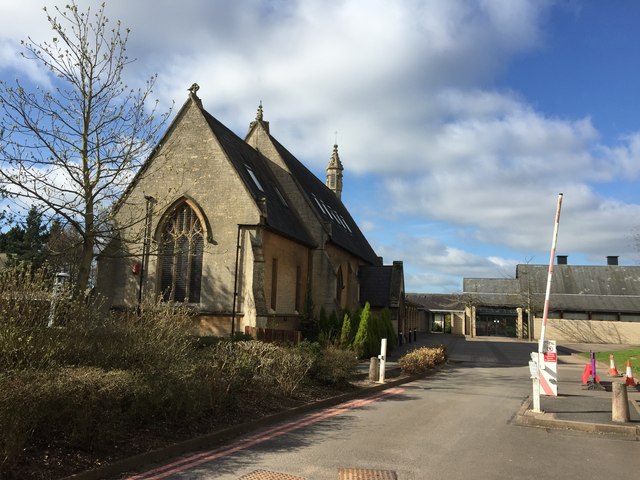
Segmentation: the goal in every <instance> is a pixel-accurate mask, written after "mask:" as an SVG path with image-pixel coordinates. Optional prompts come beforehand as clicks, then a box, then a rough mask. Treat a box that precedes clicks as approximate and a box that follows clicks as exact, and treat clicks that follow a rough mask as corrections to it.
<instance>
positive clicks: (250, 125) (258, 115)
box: [249, 100, 269, 133]
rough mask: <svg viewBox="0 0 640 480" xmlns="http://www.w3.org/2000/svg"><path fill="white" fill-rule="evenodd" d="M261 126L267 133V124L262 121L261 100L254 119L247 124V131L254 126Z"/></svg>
mask: <svg viewBox="0 0 640 480" xmlns="http://www.w3.org/2000/svg"><path fill="white" fill-rule="evenodd" d="M258 123H259V124H261V125H262V126H263V128H264V129H265V130H266V131H267V133H269V122H265V121H264V111H263V109H262V100H260V105H258V112H257V113H256V119H255V120H254V121H253V122H251V123H250V124H249V130H251V129H252V128H253V127H254V126H255V125H256V124H258Z"/></svg>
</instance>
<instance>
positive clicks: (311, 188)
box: [271, 136, 381, 265]
mask: <svg viewBox="0 0 640 480" xmlns="http://www.w3.org/2000/svg"><path fill="white" fill-rule="evenodd" d="M271 140H272V142H273V145H274V146H275V147H276V149H277V150H278V153H279V154H280V156H281V157H282V159H283V160H284V162H285V163H286V165H287V167H288V169H289V171H290V172H291V175H292V176H293V177H294V178H295V180H296V182H297V183H298V185H299V186H300V188H301V190H302V192H303V193H304V194H305V195H306V196H307V198H308V200H309V204H310V205H311V208H313V209H314V210H315V212H316V214H317V217H318V218H320V219H322V221H323V222H326V223H327V224H328V225H330V226H331V227H330V231H329V238H330V239H331V241H332V242H333V243H334V244H336V245H338V246H339V247H341V248H343V249H345V250H346V251H348V252H350V253H352V254H353V255H355V256H357V257H360V258H361V259H363V260H364V261H366V262H367V263H370V264H371V265H380V263H381V262H380V259H379V257H378V256H377V255H376V253H375V251H374V250H373V248H371V245H370V244H369V242H368V241H367V239H366V238H365V236H364V235H363V234H362V232H361V231H360V228H358V225H357V224H356V222H355V221H354V220H353V218H352V217H351V214H350V213H349V211H348V210H347V209H346V207H345V206H344V205H343V203H342V202H341V201H340V200H339V199H338V198H337V197H336V195H335V194H334V193H333V192H332V191H331V189H329V188H328V187H327V186H326V185H325V184H324V183H322V181H320V179H319V178H318V177H316V176H315V175H314V174H313V173H312V172H311V171H310V170H309V169H308V168H307V167H305V166H304V165H303V164H302V162H300V161H299V160H298V159H297V158H296V157H295V156H294V155H293V154H292V153H291V152H289V151H288V150H287V149H286V148H285V147H283V146H282V145H281V144H280V142H278V141H277V140H276V139H275V138H274V137H273V136H271Z"/></svg>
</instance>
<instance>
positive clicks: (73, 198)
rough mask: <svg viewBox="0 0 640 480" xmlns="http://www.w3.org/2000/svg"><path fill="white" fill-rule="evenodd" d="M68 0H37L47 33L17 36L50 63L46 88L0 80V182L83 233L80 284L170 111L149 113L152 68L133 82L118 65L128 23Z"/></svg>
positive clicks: (27, 52) (122, 62) (27, 51)
mask: <svg viewBox="0 0 640 480" xmlns="http://www.w3.org/2000/svg"><path fill="white" fill-rule="evenodd" d="M104 7H105V4H104V3H103V4H102V5H101V6H100V7H99V8H98V9H97V11H96V12H95V13H94V12H92V11H91V9H90V8H88V9H87V10H86V11H80V10H79V9H78V6H77V5H76V4H75V2H72V3H71V4H70V5H67V6H66V7H64V8H58V7H56V8H55V12H54V13H53V14H50V13H49V12H48V11H47V9H46V8H45V9H44V10H45V14H46V16H47V20H48V21H49V24H50V27H51V30H52V32H53V38H52V39H51V41H50V42H42V43H36V42H34V41H33V40H32V39H31V38H29V39H28V40H27V41H23V42H22V45H23V47H24V53H23V56H24V57H26V58H28V59H31V60H33V61H36V62H38V63H39V64H40V65H41V66H43V67H44V68H45V69H46V70H47V71H48V72H49V80H50V82H51V87H48V86H47V87H43V86H39V87H37V88H34V89H32V90H31V91H29V90H28V89H27V86H26V85H24V84H23V83H22V82H21V81H20V80H16V82H15V84H13V83H12V84H9V83H7V82H0V162H2V168H1V169H0V191H2V192H4V193H5V195H8V196H10V197H12V198H13V199H14V200H15V201H20V200H21V201H23V202H24V203H25V204H29V203H37V204H39V205H42V206H44V207H45V208H46V210H47V211H48V212H49V213H50V214H51V215H52V216H53V215H55V216H56V217H57V218H61V219H64V221H65V222H66V223H67V224H68V225H69V226H71V227H72V228H73V229H74V230H75V231H76V233H77V234H78V236H79V238H81V240H82V247H81V251H82V253H81V260H80V265H79V270H78V278H77V284H76V287H77V289H78V290H80V291H82V290H84V289H85V288H86V287H87V284H88V281H89V275H90V270H91V263H92V260H93V257H94V254H95V249H96V245H97V244H98V242H100V240H101V239H103V238H105V237H108V236H109V235H110V234H111V233H112V232H111V231H110V228H111V227H110V225H109V218H108V212H109V209H110V207H111V205H112V204H113V203H114V201H115V200H116V199H117V198H118V197H119V196H120V195H121V194H122V192H123V190H124V188H125V187H126V185H127V184H128V183H129V181H130V180H131V178H132V177H133V174H134V173H135V171H136V170H137V169H138V168H139V166H140V164H141V163H142V162H143V161H144V159H145V158H146V156H147V155H148V154H149V152H150V149H151V148H152V147H153V146H154V145H155V143H156V139H157V136H158V133H159V130H160V128H162V126H163V125H164V122H165V121H166V119H167V117H168V115H169V112H167V113H165V114H162V115H159V116H156V108H157V101H156V102H155V103H154V102H151V100H150V96H151V94H152V87H153V86H154V84H155V81H156V76H152V77H151V78H150V79H149V80H147V82H146V84H145V85H144V87H142V88H138V89H131V88H129V87H128V86H127V85H126V84H125V83H124V80H123V70H124V69H125V67H126V66H127V65H129V64H130V63H131V62H132V61H133V60H132V59H129V57H127V55H126V45H127V40H128V35H129V30H128V29H124V28H122V27H121V25H120V22H119V21H118V22H116V23H115V24H111V23H110V22H109V20H108V19H107V17H106V16H105V12H104Z"/></svg>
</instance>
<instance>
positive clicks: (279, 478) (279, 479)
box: [238, 470, 386, 480]
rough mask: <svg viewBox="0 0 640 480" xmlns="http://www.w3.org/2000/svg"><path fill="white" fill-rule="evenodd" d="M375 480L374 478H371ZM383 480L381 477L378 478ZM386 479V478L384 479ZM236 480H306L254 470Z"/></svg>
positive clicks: (278, 473)
mask: <svg viewBox="0 0 640 480" xmlns="http://www.w3.org/2000/svg"><path fill="white" fill-rule="evenodd" d="M372 478H376V477H372ZM380 478H383V477H380ZM385 478H386V477H385ZM238 480H306V479H305V478H304V477H298V476H296V475H289V474H288V473H280V472H268V471H267V470H255V471H254V472H251V473H247V474H246V475H243V476H242V477H240V478H239V479H238Z"/></svg>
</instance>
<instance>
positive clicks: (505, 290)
mask: <svg viewBox="0 0 640 480" xmlns="http://www.w3.org/2000/svg"><path fill="white" fill-rule="evenodd" d="M548 273H549V267H548V266H547V265H528V264H527V265H518V266H517V268H516V278H515V279H511V280H505V279H480V278H465V279H464V292H465V293H464V294H465V295H469V296H471V297H474V299H475V300H476V301H477V302H479V303H480V304H482V305H491V306H505V307H506V306H511V307H516V306H521V305H523V304H524V303H526V302H527V301H528V299H530V300H531V301H532V302H533V304H534V305H537V306H540V305H543V303H544V297H545V294H546V288H547V277H548ZM549 308H550V310H556V311H580V312H640V267H633V266H617V265H615V266H609V265H608V266H593V265H591V266H574V265H555V266H554V270H553V276H552V278H551V295H550V298H549Z"/></svg>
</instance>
